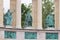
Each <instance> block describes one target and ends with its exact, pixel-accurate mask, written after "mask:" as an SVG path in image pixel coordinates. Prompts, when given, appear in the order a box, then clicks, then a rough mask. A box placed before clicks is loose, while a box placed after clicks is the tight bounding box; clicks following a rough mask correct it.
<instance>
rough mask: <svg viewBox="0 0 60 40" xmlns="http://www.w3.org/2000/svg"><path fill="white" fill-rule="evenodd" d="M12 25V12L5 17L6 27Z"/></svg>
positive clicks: (8, 12)
mask: <svg viewBox="0 0 60 40" xmlns="http://www.w3.org/2000/svg"><path fill="white" fill-rule="evenodd" d="M11 23H12V13H11V12H10V10H8V11H7V13H6V14H5V15H4V25H11Z"/></svg>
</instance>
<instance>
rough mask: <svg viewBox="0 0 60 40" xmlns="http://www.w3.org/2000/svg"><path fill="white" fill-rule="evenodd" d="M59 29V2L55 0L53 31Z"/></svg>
mask: <svg viewBox="0 0 60 40" xmlns="http://www.w3.org/2000/svg"><path fill="white" fill-rule="evenodd" d="M58 28H59V0H55V29H58Z"/></svg>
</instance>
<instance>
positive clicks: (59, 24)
mask: <svg viewBox="0 0 60 40" xmlns="http://www.w3.org/2000/svg"><path fill="white" fill-rule="evenodd" d="M58 2H59V30H60V0H59V1H58Z"/></svg>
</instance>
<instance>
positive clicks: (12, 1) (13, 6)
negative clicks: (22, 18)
mask: <svg viewBox="0 0 60 40" xmlns="http://www.w3.org/2000/svg"><path fill="white" fill-rule="evenodd" d="M10 10H11V12H13V13H12V15H13V18H12V20H13V22H12V26H13V27H16V0H10Z"/></svg>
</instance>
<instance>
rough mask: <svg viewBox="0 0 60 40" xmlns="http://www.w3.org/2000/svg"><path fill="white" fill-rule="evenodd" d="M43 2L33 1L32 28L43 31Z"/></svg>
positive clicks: (39, 0)
mask: <svg viewBox="0 0 60 40" xmlns="http://www.w3.org/2000/svg"><path fill="white" fill-rule="evenodd" d="M41 3H42V0H32V19H33V22H32V26H33V28H35V29H36V28H37V29H42V4H41Z"/></svg>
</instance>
